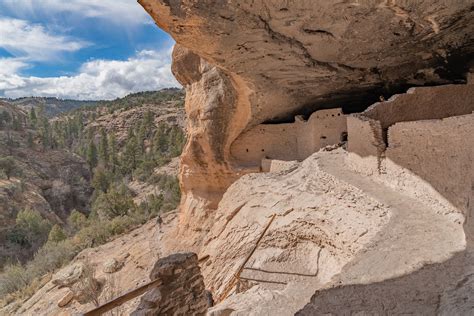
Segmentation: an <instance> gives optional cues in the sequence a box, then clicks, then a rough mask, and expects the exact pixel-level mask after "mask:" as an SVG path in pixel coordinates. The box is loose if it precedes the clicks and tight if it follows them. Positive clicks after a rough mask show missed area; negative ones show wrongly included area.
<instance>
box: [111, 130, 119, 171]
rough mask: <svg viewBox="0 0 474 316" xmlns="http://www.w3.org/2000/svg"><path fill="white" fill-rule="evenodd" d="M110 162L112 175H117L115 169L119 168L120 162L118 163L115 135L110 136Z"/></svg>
mask: <svg viewBox="0 0 474 316" xmlns="http://www.w3.org/2000/svg"><path fill="white" fill-rule="evenodd" d="M108 143H109V161H110V165H111V171H112V173H115V171H116V170H115V169H116V168H117V166H118V164H119V161H118V156H117V140H116V139H115V134H114V133H110V134H109V140H108Z"/></svg>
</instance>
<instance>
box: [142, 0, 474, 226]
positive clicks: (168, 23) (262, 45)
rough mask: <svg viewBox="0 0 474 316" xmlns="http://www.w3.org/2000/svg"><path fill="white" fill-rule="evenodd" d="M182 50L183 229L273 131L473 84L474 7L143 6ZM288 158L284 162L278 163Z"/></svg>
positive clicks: (154, 0) (200, 217) (177, 55)
mask: <svg viewBox="0 0 474 316" xmlns="http://www.w3.org/2000/svg"><path fill="white" fill-rule="evenodd" d="M139 3H140V4H141V5H142V6H143V7H144V8H145V9H146V10H147V11H148V12H149V13H150V15H151V16H152V17H153V18H154V19H155V21H156V22H157V25H158V26H159V27H160V28H162V29H164V30H165V31H166V32H168V33H170V34H171V36H172V37H173V38H174V39H175V40H176V42H177V45H176V47H175V50H174V53H173V73H174V74H175V76H176V77H177V79H178V80H179V81H180V82H181V83H182V84H183V86H184V87H185V88H186V92H187V96H186V111H187V113H188V117H189V123H188V124H189V129H188V130H189V132H190V138H189V141H188V144H187V146H186V148H185V151H184V155H183V157H182V170H181V184H182V189H183V191H184V198H183V201H182V215H181V225H180V227H181V229H184V230H186V232H189V230H188V228H192V229H194V230H196V231H207V230H208V228H209V227H207V226H206V225H205V224H204V223H205V222H206V220H205V219H206V218H208V217H209V214H207V211H203V210H212V209H215V208H216V207H217V203H218V202H219V200H220V199H221V197H222V195H223V193H224V192H225V190H226V189H227V188H228V186H229V185H230V184H231V183H233V182H234V181H235V180H236V179H237V178H239V177H240V176H241V175H243V174H245V173H247V172H248V171H249V169H248V168H247V166H246V165H245V164H244V163H243V162H241V161H239V160H238V159H236V158H235V157H232V155H231V151H230V146H231V145H232V143H234V142H235V141H236V140H237V139H238V138H239V135H241V134H242V133H243V132H244V131H246V130H249V129H250V128H252V127H254V126H256V125H257V124H260V123H262V122H279V121H288V120H289V119H292V118H293V117H294V115H295V114H305V115H308V114H310V113H312V112H314V111H315V110H317V109H321V108H332V107H342V108H343V110H344V111H346V112H354V111H361V110H363V109H364V108H365V107H367V106H368V105H370V104H371V103H372V102H373V101H375V100H376V99H378V98H379V97H380V96H381V95H384V96H389V95H391V94H393V93H396V92H401V91H403V90H405V89H406V87H408V86H415V85H426V84H429V85H433V84H445V83H450V82H462V81H463V80H464V76H465V70H466V67H467V66H468V65H467V64H466V63H465V62H464V61H465V60H466V59H469V58H470V56H472V53H473V52H474V46H473V44H472V43H474V41H473V37H474V35H473V34H474V32H473V31H474V23H472V21H473V20H474V19H473V17H474V11H473V10H472V1H468V0H465V1H457V2H456V3H449V4H448V3H447V2H446V1H437V0H429V1H422V2H420V1H395V0H386V1H368V0H362V1H340V2H337V3H334V2H332V1H312V0H300V1H287V0H266V1H265V0H259V1H254V0H242V1H221V0H201V1H195V0H182V1H176V0H139ZM273 158H277V159H278V157H273Z"/></svg>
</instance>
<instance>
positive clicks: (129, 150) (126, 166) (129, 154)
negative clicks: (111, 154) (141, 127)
mask: <svg viewBox="0 0 474 316" xmlns="http://www.w3.org/2000/svg"><path fill="white" fill-rule="evenodd" d="M137 165H138V142H137V137H136V136H135V135H134V133H133V131H130V132H129V136H128V139H127V143H126V144H125V149H124V152H123V154H122V161H121V167H122V172H123V173H124V174H131V173H132V172H133V170H135V169H136V167H137Z"/></svg>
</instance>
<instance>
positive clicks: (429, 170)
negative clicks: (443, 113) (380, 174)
mask: <svg viewBox="0 0 474 316" xmlns="http://www.w3.org/2000/svg"><path fill="white" fill-rule="evenodd" d="M473 135H474V114H469V115H462V116H455V117H449V118H445V119H441V120H428V121H417V122H401V123H396V124H395V125H393V126H391V127H390V128H389V130H388V143H389V146H388V148H387V150H386V152H385V156H386V159H387V160H389V161H391V162H393V163H395V164H396V165H398V166H402V167H404V168H406V169H408V170H409V171H411V172H413V173H414V174H416V175H417V176H419V177H420V178H422V179H424V180H425V181H427V182H428V183H429V184H430V185H431V186H432V187H433V188H434V189H435V190H436V191H437V192H438V193H440V194H441V195H442V196H443V197H444V198H446V199H447V200H448V201H449V202H450V203H451V204H452V205H453V206H455V207H456V208H458V209H459V210H461V211H463V212H464V213H466V212H467V209H468V207H469V197H470V195H471V192H472V188H473V185H474V137H473ZM386 169H387V171H386V172H387V173H391V169H390V165H387V168H386ZM473 202H474V201H471V203H473Z"/></svg>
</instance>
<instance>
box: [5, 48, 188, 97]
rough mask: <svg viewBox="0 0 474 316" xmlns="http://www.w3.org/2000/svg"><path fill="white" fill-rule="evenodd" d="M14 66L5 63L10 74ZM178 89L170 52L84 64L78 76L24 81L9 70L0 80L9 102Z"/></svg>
mask: <svg viewBox="0 0 474 316" xmlns="http://www.w3.org/2000/svg"><path fill="white" fill-rule="evenodd" d="M14 62H15V61H7V60H5V59H3V63H5V65H10V66H9V67H10V69H11V70H15V64H14ZM1 67H2V60H0V68H1ZM16 67H17V68H16V70H19V69H21V67H24V65H23V66H22V65H20V64H17V66H16ZM7 73H10V74H9V75H8V74H7ZM178 86H179V84H178V82H177V81H176V80H175V79H174V77H173V75H172V73H171V51H170V50H169V49H168V50H166V51H140V52H138V53H137V54H136V55H135V56H134V57H132V58H129V59H127V60H122V61H120V60H94V61H90V62H87V63H85V64H83V65H82V67H81V68H80V71H79V73H78V74H77V75H75V76H61V77H50V78H39V77H23V76H21V75H19V74H18V73H12V72H8V70H7V71H5V72H4V74H3V75H1V76H0V93H1V92H2V90H3V94H4V96H6V97H10V98H17V97H22V96H31V95H34V96H54V97H59V98H69V99H81V100H99V99H114V98H117V97H123V96H125V95H127V94H129V93H132V92H139V91H145V90H158V89H161V88H166V87H178Z"/></svg>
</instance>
